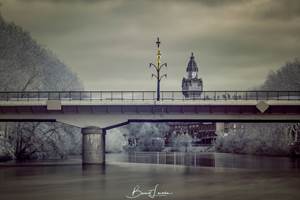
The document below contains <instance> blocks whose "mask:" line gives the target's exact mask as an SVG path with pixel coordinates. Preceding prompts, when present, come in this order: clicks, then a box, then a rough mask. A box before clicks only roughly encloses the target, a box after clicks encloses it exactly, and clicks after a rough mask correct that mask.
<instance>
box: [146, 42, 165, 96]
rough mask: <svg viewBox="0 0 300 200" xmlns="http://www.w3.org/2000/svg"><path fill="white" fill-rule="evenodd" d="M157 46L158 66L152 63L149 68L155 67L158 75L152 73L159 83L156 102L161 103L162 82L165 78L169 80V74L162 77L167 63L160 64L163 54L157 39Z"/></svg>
mask: <svg viewBox="0 0 300 200" xmlns="http://www.w3.org/2000/svg"><path fill="white" fill-rule="evenodd" d="M156 45H157V57H156V59H157V60H156V61H157V62H156V65H155V64H153V63H150V64H149V68H151V67H154V69H155V71H156V74H153V73H152V76H151V77H152V78H153V77H155V78H156V81H157V89H156V93H157V97H156V100H157V101H159V100H160V81H161V79H162V78H164V77H165V78H167V74H163V75H160V70H161V68H162V67H167V63H163V64H160V63H161V62H160V58H161V53H160V49H159V46H160V41H159V38H157V41H156Z"/></svg>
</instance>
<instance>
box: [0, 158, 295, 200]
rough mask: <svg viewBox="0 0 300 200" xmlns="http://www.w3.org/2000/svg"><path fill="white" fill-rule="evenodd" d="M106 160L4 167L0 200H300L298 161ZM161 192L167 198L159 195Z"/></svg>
mask: <svg viewBox="0 0 300 200" xmlns="http://www.w3.org/2000/svg"><path fill="white" fill-rule="evenodd" d="M107 160H108V161H107V165H106V166H96V165H94V166H93V165H90V166H81V164H80V162H81V161H80V159H77V158H75V159H70V160H67V161H64V162H57V161H44V162H27V163H18V164H14V163H5V164H1V165H0V200H18V199H20V200H27V199H28V200H29V199H30V200H34V199H41V200H50V199H51V200H56V199H63V200H68V199H70V200H71V199H74V200H77V199H78V200H79V199H80V200H90V199H95V200H110V199H112V200H119V199H128V197H137V198H135V199H175V200H177V199H182V200H193V199H195V200H201V199H204V200H206V199H232V200H235V199H239V200H243V199H245V200H247V199H255V200H259V199H263V200H268V199H272V200H276V199H280V200H288V199H295V200H299V199H300V160H297V159H296V160H291V159H289V158H282V157H259V156H246V155H234V154H219V153H197V154H195V153H186V154H185V153H176V154H175V153H161V154H157V153H133V154H130V155H128V154H108V155H107ZM158 163H159V164H158ZM137 185H139V186H140V188H139V191H141V192H143V193H146V192H148V191H149V190H152V191H150V192H151V194H150V195H146V194H142V193H139V192H138V190H136V192H135V193H132V192H133V189H134V188H136V186H137ZM154 188H156V190H154ZM153 191H156V192H153ZM158 192H167V194H166V196H155V195H159V193H158ZM153 194H154V195H153ZM126 196H127V197H126ZM150 197H153V198H150Z"/></svg>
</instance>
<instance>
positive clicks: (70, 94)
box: [0, 91, 300, 101]
mask: <svg viewBox="0 0 300 200" xmlns="http://www.w3.org/2000/svg"><path fill="white" fill-rule="evenodd" d="M33 100H36V101H41V100H66V101H72V100H89V101H93V100H100V101H117V100H118V101H135V100H142V101H146V100H156V92H155V91H25V92H18V91H16V92H0V101H33ZM160 100H161V101H168V100H169V101H170V100H171V101H173V100H184V101H199V100H202V101H206V100H214V101H219V100H223V101H224V100H225V101H227V100H236V101H239V100H278V101H280V100H300V91H161V93H160Z"/></svg>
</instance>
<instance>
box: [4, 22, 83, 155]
mask: <svg viewBox="0 0 300 200" xmlns="http://www.w3.org/2000/svg"><path fill="white" fill-rule="evenodd" d="M1 19H2V18H1ZM82 88H83V86H82V84H81V82H80V80H79V79H78V77H77V75H76V74H74V73H73V72H71V71H70V69H69V68H68V67H67V66H66V65H65V64H63V63H62V62H61V61H60V60H59V59H57V58H56V56H55V55H54V54H53V53H52V52H51V51H50V50H48V49H45V48H43V47H42V46H40V45H39V44H38V43H37V42H36V41H35V40H34V39H32V38H31V36H30V34H29V33H28V32H26V31H24V30H23V29H22V28H21V27H19V26H17V25H15V24H13V23H6V22H5V21H4V20H3V19H2V20H1V22H0V91H32V90H35V91H38V90H54V91H61V90H82ZM0 125H1V124H0ZM2 127H6V129H4V132H5V134H4V135H5V139H4V144H5V145H4V146H5V149H6V152H8V153H9V154H10V155H13V158H15V159H33V158H48V157H60V158H64V157H65V156H66V155H67V154H68V153H70V151H72V152H77V153H79V151H78V149H80V145H78V144H77V143H78V140H80V133H79V129H76V128H72V127H71V126H67V125H64V124H57V123H2ZM0 128H1V126H0ZM70 141H72V142H70ZM75 141H77V142H75ZM75 145H76V147H75Z"/></svg>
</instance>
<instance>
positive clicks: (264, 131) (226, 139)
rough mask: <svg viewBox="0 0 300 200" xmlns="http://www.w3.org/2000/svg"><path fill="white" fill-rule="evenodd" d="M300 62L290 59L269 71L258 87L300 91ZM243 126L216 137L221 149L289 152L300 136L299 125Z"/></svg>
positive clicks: (261, 152)
mask: <svg viewBox="0 0 300 200" xmlns="http://www.w3.org/2000/svg"><path fill="white" fill-rule="evenodd" d="M299 77H300V62H299V60H298V59H295V60H294V61H291V62H287V63H286V64H285V65H284V66H282V67H281V68H280V69H279V70H277V71H275V72H270V74H269V75H268V76H267V78H266V80H265V82H264V83H263V84H262V86H261V87H259V88H257V89H258V90H274V91H277V90H282V91H287V90H288V91H300V79H299ZM242 126H243V127H244V128H243V129H239V128H238V129H236V130H229V133H228V134H220V135H219V136H218V138H217V140H216V144H215V145H216V150H217V151H220V152H231V153H245V154H264V155H289V153H290V152H289V150H290V148H291V146H290V145H291V144H292V142H293V141H295V140H296V139H298V134H299V133H300V124H299V123H298V124H286V123H276V124H275V123H271V124H255V123H248V124H242Z"/></svg>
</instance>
